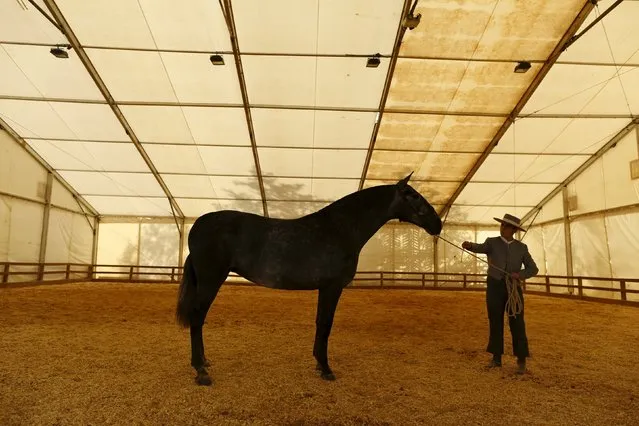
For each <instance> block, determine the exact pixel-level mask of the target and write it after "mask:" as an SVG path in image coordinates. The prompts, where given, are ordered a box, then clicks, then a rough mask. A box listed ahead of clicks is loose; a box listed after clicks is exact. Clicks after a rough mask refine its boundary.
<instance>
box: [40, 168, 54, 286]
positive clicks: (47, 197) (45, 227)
mask: <svg viewBox="0 0 639 426" xmlns="http://www.w3.org/2000/svg"><path fill="white" fill-rule="evenodd" d="M52 188H53V174H52V173H51V172H49V173H47V183H46V188H45V191H44V214H43V215H42V233H41V234H40V254H39V255H38V278H37V280H38V281H42V280H43V279H44V262H45V260H46V257H47V239H48V236H49V216H50V215H51V190H52Z"/></svg>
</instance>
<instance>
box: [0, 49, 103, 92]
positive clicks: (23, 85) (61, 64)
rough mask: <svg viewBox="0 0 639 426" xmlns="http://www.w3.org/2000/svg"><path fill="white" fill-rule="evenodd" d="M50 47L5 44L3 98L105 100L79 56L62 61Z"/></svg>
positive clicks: (0, 58)
mask: <svg viewBox="0 0 639 426" xmlns="http://www.w3.org/2000/svg"><path fill="white" fill-rule="evenodd" d="M49 49H50V46H23V45H9V44H3V45H2V47H1V48H0V75H1V76H2V78H1V79H0V94H2V95H12V96H20V97H37V98H49V99H50V98H64V99H82V100H98V101H102V102H104V97H102V94H101V93H100V91H99V90H98V88H97V86H96V85H95V83H94V82H93V80H91V77H90V76H89V74H87V72H86V69H85V68H84V65H82V62H80V60H79V59H78V58H77V56H76V55H73V54H70V55H69V58H68V59H67V60H65V61H61V60H59V59H58V58H56V57H54V56H53V55H51V54H50V53H49Z"/></svg>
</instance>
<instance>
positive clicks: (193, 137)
mask: <svg viewBox="0 0 639 426" xmlns="http://www.w3.org/2000/svg"><path fill="white" fill-rule="evenodd" d="M120 109H121V110H122V113H123V114H124V116H125V117H126V119H127V121H128V122H129V124H130V125H131V127H132V128H133V131H134V132H135V134H136V136H137V137H138V139H139V140H140V141H141V142H153V143H183V144H198V145H239V146H250V144H251V140H250V137H249V133H248V127H247V125H246V116H245V114H244V110H243V109H242V108H217V107H168V106H130V105H124V106H121V107H120Z"/></svg>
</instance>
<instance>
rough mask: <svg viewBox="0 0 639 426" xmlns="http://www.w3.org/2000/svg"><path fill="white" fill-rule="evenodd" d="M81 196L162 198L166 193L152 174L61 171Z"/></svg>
mask: <svg viewBox="0 0 639 426" xmlns="http://www.w3.org/2000/svg"><path fill="white" fill-rule="evenodd" d="M60 175H61V176H62V177H63V178H64V179H65V180H66V181H67V182H69V184H71V185H72V186H73V187H74V188H75V189H76V190H77V191H78V193H80V195H85V194H87V195H126V196H135V197H138V196H139V197H162V196H164V192H163V191H162V188H161V187H160V185H159V184H158V181H157V180H156V179H155V177H154V176H153V174H151V173H112V172H111V173H110V172H85V171H65V170H62V171H60Z"/></svg>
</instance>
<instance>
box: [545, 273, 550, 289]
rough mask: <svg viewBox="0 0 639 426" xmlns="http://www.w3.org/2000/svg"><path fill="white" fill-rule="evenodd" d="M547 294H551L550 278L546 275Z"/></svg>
mask: <svg viewBox="0 0 639 426" xmlns="http://www.w3.org/2000/svg"><path fill="white" fill-rule="evenodd" d="M546 293H550V277H549V276H548V275H546Z"/></svg>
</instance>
